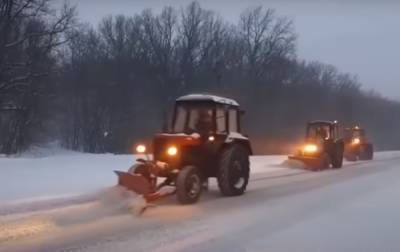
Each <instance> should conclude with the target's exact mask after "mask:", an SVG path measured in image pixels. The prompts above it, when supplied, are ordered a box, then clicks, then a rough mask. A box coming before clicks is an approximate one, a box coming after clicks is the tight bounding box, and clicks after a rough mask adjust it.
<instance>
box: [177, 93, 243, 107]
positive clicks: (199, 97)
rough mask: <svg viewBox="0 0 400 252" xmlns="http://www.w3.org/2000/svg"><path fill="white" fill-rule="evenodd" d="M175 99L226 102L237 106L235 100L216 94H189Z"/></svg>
mask: <svg viewBox="0 0 400 252" xmlns="http://www.w3.org/2000/svg"><path fill="white" fill-rule="evenodd" d="M176 101H210V102H215V103H221V104H227V105H231V106H239V103H237V102H236V101H235V100H232V99H229V98H225V97H221V96H216V95H207V94H189V95H185V96H181V97H179V98H178V99H176Z"/></svg>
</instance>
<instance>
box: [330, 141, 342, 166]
mask: <svg viewBox="0 0 400 252" xmlns="http://www.w3.org/2000/svg"><path fill="white" fill-rule="evenodd" d="M331 160H332V167H333V168H335V169H339V168H342V166H343V149H342V148H341V147H339V146H338V147H336V151H335V153H333V156H332V158H331Z"/></svg>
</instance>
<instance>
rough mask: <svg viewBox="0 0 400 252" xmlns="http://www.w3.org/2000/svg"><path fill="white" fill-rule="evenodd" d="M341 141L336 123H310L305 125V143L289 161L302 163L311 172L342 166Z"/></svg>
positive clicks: (342, 148) (342, 147) (342, 146)
mask: <svg viewBox="0 0 400 252" xmlns="http://www.w3.org/2000/svg"><path fill="white" fill-rule="evenodd" d="M343 150H344V144H343V140H342V139H341V138H340V137H339V125H338V123H337V122H336V121H334V122H330V121H312V122H309V123H308V124H307V130H306V141H305V144H304V146H302V147H301V148H300V149H299V150H298V152H297V153H296V154H295V155H293V156H289V159H293V160H299V161H302V162H303V163H304V164H305V165H306V166H307V167H308V168H310V169H312V170H322V169H326V168H328V167H329V166H330V165H332V167H333V168H341V167H342V165H343Z"/></svg>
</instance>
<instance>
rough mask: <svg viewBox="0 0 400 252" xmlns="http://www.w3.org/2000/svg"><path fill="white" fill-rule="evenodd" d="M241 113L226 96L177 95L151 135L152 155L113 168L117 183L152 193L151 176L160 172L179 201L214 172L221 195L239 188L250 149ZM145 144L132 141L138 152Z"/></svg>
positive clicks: (193, 195)
mask: <svg viewBox="0 0 400 252" xmlns="http://www.w3.org/2000/svg"><path fill="white" fill-rule="evenodd" d="M242 114H243V113H242V111H241V110H240V107H239V104H238V103H237V102H236V101H234V100H232V99H229V98H225V97H219V96H215V95H203V94H191V95H186V96H182V97H179V98H178V99H177V100H176V102H175V107H174V113H173V116H172V120H171V121H172V122H171V125H170V127H169V129H168V130H167V131H166V132H163V133H159V134H156V135H155V136H154V138H153V146H152V147H153V148H152V149H153V159H152V160H150V159H147V160H144V159H139V160H138V163H137V164H135V165H134V166H133V167H131V169H129V171H128V173H124V172H120V171H118V172H117V174H118V176H119V184H120V185H122V186H125V187H126V188H128V189H131V190H133V191H135V192H142V191H143V190H142V189H143V187H148V188H151V190H150V192H148V193H147V195H157V191H158V189H159V187H160V186H156V185H157V182H156V180H157V178H164V179H165V180H164V182H163V184H161V187H162V186H164V185H173V186H175V187H176V194H177V196H178V200H179V201H180V202H181V203H183V204H188V203H194V202H196V201H197V200H198V198H199V196H200V193H201V189H202V186H201V185H202V184H204V182H207V180H208V178H209V177H215V178H217V181H218V186H219V189H220V191H221V193H222V194H223V195H227V196H233V195H240V194H243V193H244V191H245V190H246V186H247V183H248V179H249V171H250V166H249V155H251V154H252V150H251V147H250V141H249V139H248V138H247V137H246V136H245V135H243V134H242V133H241V127H240V126H241V125H240V121H241V120H240V119H241V115H242ZM139 147H140V148H139ZM146 149H147V148H146V147H145V146H142V145H140V146H138V147H137V151H138V152H139V153H145V152H146ZM143 178H146V180H147V182H148V183H146V181H144V180H143ZM143 181H144V182H143ZM146 192H147V191H146ZM143 194H145V193H143Z"/></svg>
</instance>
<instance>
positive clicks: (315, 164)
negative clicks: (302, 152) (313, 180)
mask: <svg viewBox="0 0 400 252" xmlns="http://www.w3.org/2000/svg"><path fill="white" fill-rule="evenodd" d="M289 159H290V160H297V161H301V162H302V163H304V165H305V166H306V167H307V168H309V169H310V170H313V171H316V170H321V168H323V163H324V162H323V160H322V159H321V158H315V157H306V156H289Z"/></svg>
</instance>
